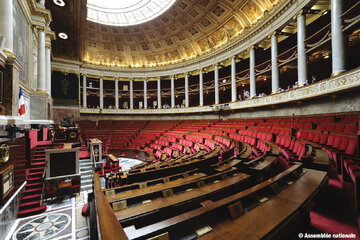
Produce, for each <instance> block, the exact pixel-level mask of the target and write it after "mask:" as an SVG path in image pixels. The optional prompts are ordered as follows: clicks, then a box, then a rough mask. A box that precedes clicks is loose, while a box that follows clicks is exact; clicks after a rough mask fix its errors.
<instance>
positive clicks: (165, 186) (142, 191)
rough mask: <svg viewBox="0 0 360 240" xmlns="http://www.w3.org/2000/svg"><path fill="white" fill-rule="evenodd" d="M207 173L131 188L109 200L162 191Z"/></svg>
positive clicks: (110, 197) (108, 197) (108, 198)
mask: <svg viewBox="0 0 360 240" xmlns="http://www.w3.org/2000/svg"><path fill="white" fill-rule="evenodd" d="M205 176H206V174H204V173H198V174H196V175H191V176H188V177H186V178H180V179H176V180H174V181H170V182H167V183H161V184H158V185H154V186H150V187H146V188H142V189H134V190H130V191H127V192H124V193H119V194H116V195H113V196H107V197H106V198H107V200H108V202H114V201H118V200H121V199H127V198H130V197H134V196H140V195H145V194H148V193H152V192H158V191H162V190H165V189H169V188H173V187H176V186H179V185H182V184H186V183H188V182H191V181H194V180H196V179H199V178H202V177H205Z"/></svg>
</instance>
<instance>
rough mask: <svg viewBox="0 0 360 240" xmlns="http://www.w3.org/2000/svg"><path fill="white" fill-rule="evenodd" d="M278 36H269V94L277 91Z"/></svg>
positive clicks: (275, 34)
mask: <svg viewBox="0 0 360 240" xmlns="http://www.w3.org/2000/svg"><path fill="white" fill-rule="evenodd" d="M277 58H278V35H277V33H274V34H273V35H271V90H272V91H271V92H272V93H276V92H277V91H278V89H279V69H278V63H277Z"/></svg>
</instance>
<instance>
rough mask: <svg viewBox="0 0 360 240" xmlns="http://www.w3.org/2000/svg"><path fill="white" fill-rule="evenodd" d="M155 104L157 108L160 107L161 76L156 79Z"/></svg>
mask: <svg viewBox="0 0 360 240" xmlns="http://www.w3.org/2000/svg"><path fill="white" fill-rule="evenodd" d="M157 102H158V103H157V105H158V108H161V78H160V77H158V79H157Z"/></svg>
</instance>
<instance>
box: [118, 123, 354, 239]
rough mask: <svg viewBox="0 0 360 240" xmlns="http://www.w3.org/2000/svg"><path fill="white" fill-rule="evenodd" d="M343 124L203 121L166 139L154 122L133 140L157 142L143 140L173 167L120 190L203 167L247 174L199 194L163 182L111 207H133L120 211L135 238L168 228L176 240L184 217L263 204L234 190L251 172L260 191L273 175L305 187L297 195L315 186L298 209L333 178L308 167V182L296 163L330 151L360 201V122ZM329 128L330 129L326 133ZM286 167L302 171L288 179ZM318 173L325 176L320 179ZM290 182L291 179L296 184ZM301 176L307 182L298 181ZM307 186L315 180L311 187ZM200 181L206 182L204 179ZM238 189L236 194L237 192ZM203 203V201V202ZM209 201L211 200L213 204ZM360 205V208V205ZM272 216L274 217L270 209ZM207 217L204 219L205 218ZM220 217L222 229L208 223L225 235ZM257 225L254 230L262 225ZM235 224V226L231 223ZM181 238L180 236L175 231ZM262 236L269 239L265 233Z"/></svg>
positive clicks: (131, 176)
mask: <svg viewBox="0 0 360 240" xmlns="http://www.w3.org/2000/svg"><path fill="white" fill-rule="evenodd" d="M344 120H345V118H342V117H338V116H333V117H307V118H299V117H296V118H270V119H254V120H251V121H250V120H227V121H219V120H214V121H205V120H197V121H183V122H181V123H179V124H177V125H174V127H173V128H172V129H169V131H167V130H164V131H163V132H162V133H161V132H156V130H150V129H148V126H149V125H151V126H156V125H160V124H155V123H154V124H153V123H152V122H149V123H148V125H147V127H145V130H144V129H143V130H141V132H140V134H138V135H137V136H136V138H135V139H134V141H133V142H134V143H136V142H137V141H138V140H139V139H148V140H151V141H150V142H142V144H143V145H142V147H143V148H144V150H145V151H147V152H150V153H153V154H154V155H155V156H156V158H158V159H160V158H164V155H165V158H166V161H163V162H161V161H157V162H152V163H147V165H144V166H143V167H142V168H134V169H133V170H131V171H129V172H127V173H126V174H124V175H122V180H121V181H122V182H121V184H120V185H124V184H130V185H131V184H133V183H134V184H135V183H137V184H138V185H139V186H140V185H142V184H141V183H142V182H144V181H145V182H148V181H151V179H159V178H163V179H166V176H170V175H173V174H175V173H181V172H185V171H189V170H191V169H193V168H199V169H200V172H203V173H206V174H207V176H209V177H210V176H213V175H214V174H217V173H222V172H224V171H234V169H235V170H236V171H239V169H241V171H243V172H240V173H237V174H232V175H227V176H225V175H224V176H223V177H222V178H221V179H217V180H215V181H214V182H212V183H209V184H207V183H205V186H204V183H199V184H198V185H197V186H196V187H197V188H196V189H195V190H194V186H192V187H190V185H186V184H185V183H184V182H185V180H182V181H179V182H177V183H180V182H183V183H184V184H183V183H182V184H179V185H176V187H175V182H174V183H172V184H173V186H174V187H170V186H171V185H166V184H167V182H168V180H162V181H163V183H161V184H164V185H161V186H160V185H159V186H157V187H156V189H157V190H156V191H154V192H153V191H152V190H151V189H147V190H142V189H138V190H137V192H136V194H134V193H135V192H133V193H124V195H122V196H125V195H126V196H128V197H121V198H117V199H116V200H115V202H114V203H112V206H113V207H114V209H116V208H117V207H116V206H117V203H118V201H127V204H128V206H127V208H126V207H125V208H126V209H124V210H115V211H116V216H117V218H118V220H119V221H120V222H121V223H122V224H123V227H125V232H126V233H127V234H128V235H129V236H138V237H139V236H142V237H141V238H149V237H154V236H155V235H154V234H152V233H153V232H154V229H162V230H159V232H157V233H161V232H162V231H163V230H164V231H165V232H169V234H170V235H171V234H173V235H172V236H180V235H174V234H175V233H174V232H173V230H172V229H175V228H174V226H175V225H176V224H179V226H182V224H183V221H185V220H184V219H188V220H189V221H195V222H196V220H195V219H197V216H198V215H196V214H197V213H196V212H198V213H199V214H200V216H202V214H204V215H203V216H205V215H206V216H208V214H209V212H207V210H208V209H211V211H215V209H224V208H226V207H228V206H229V205H231V204H230V202H231V203H234V202H233V201H234V200H231V201H230V200H229V201H228V199H227V198H229V199H235V197H233V196H237V197H238V196H246V200H243V199H242V200H241V203H242V204H243V206H245V209H252V208H254V207H256V206H257V205H258V203H257V204H255V205H256V206H253V205H252V204H249V202H248V200H249V199H251V197H250V198H248V197H247V195H246V194H245V193H242V191H245V192H246V189H247V187H246V186H243V187H234V188H233V187H229V186H231V184H235V183H234V182H232V180H234V179H235V178H237V176H241V174H244V173H245V172H246V174H250V175H252V176H253V177H254V179H255V181H256V184H258V185H259V184H260V185H261V184H265V185H264V186H269V185H266V184H270V183H268V182H267V181H266V180H267V179H268V178H271V177H274V176H275V175H276V174H278V176H279V177H278V178H275V179H277V180H279V179H282V177H284V178H285V179H287V180H286V181H285V182H288V179H291V181H290V182H291V184H294V186H300V187H294V189H297V190H296V191H299V188H300V189H301V187H304V184H305V183H306V184H305V185H307V186H308V187H309V188H311V191H309V192H307V193H306V194H305V195H306V196H304V197H302V198H301V200H299V199H297V200H299V203H298V204H299V205H298V207H299V206H301V204H303V203H304V202H305V201H306V200H307V197H310V196H311V193H312V192H313V191H314V192H316V186H317V187H318V186H320V185H321V184H322V183H323V182H324V181H325V178H326V176H325V173H320V172H317V171H313V170H308V169H307V170H306V172H307V173H308V175H307V174H306V173H305V175H304V176H305V177H304V176H301V175H303V174H304V173H301V171H298V172H297V171H296V170H294V169H301V168H302V167H300V166H301V164H299V163H296V164H295V165H294V162H302V163H303V164H304V165H303V166H311V165H310V164H309V163H316V157H317V156H316V155H317V154H318V153H319V152H320V151H322V152H324V151H323V150H326V153H329V155H330V157H331V158H332V160H333V161H334V162H336V168H338V169H344V175H346V176H347V177H348V179H345V180H349V179H350V180H351V181H352V182H353V183H354V186H355V190H356V194H355V195H356V196H358V194H359V191H358V190H357V189H358V188H359V186H358V185H357V182H356V181H358V180H359V175H360V174H359V175H358V171H360V168H359V167H358V166H359V165H358V162H357V161H358V160H356V159H355V160H354V159H350V156H351V155H352V157H354V155H355V154H356V153H357V138H356V137H355V136H354V135H353V134H354V131H356V130H354V129H357V128H358V127H357V123H354V122H351V121H353V119H352V118H349V119H346V121H349V122H346V121H344ZM342 121H344V122H342ZM323 125H324V126H326V127H325V128H324V127H323ZM345 129H347V130H346V131H348V132H349V133H348V134H346V133H345ZM339 131H340V132H339ZM350 132H351V133H350ZM227 136H229V137H227ZM141 141H143V140H140V142H141ZM185 149H188V150H189V151H186V150H185ZM229 149H232V150H233V151H234V149H237V150H236V156H237V158H238V159H233V156H234V152H232V154H230V155H227V157H226V158H223V159H222V158H220V157H219V156H220V155H222V154H223V153H224V152H226V151H228V150H229ZM322 149H323V150H322ZM174 151H176V152H178V153H179V157H174V154H173V153H174ZM186 152H191V154H192V155H191V154H185V153H186ZM181 155H186V156H185V157H184V156H181ZM326 155H327V154H326ZM229 156H230V157H229ZM164 160H165V159H164ZM221 160H223V162H221ZM287 168H289V169H293V171H295V172H297V173H294V175H292V174H290V175H289V172H287V170H286V169H287ZM282 172H287V174H282ZM300 173H301V174H300ZM314 174H316V176H320V177H319V178H317V177H314ZM220 176H221V175H220ZM280 176H282V177H280ZM286 176H287V177H286ZM289 176H291V177H290V178H289ZM185 178H186V177H184V179H185ZM194 178H195V177H194ZM299 178H300V179H302V178H304V179H306V180H304V181H303V180H298V179H299ZM196 179H197V178H196ZM198 180H199V179H198ZM308 181H310V182H311V181H315V182H313V183H312V184H307V182H308ZM198 182H201V181H200V180H199V181H198ZM237 182H239V179H237ZM240 182H241V181H240ZM270 182H271V181H270ZM283 183H284V182H283V181H280V182H279V184H283ZM229 184H230V185H229ZM260 185H259V186H260ZM310 185H311V186H310ZM142 186H143V185H142ZM166 186H167V187H166ZM217 186H221V188H220V187H219V188H217ZM287 186H289V185H287ZM314 187H315V188H314ZM290 188H291V187H290ZM145 189H146V186H145ZM154 189H155V188H154ZM179 189H181V190H179ZM198 189H199V191H198ZM234 189H237V190H236V191H235V192H234ZM271 189H272V190H271V191H274V197H270V201H272V200H274V202H277V200H275V199H278V197H277V196H276V195H277V191H278V190H276V187H274V188H271ZM284 189H285V188H284ZM280 191H281V190H280ZM283 191H287V190H283ZM294 191H295V190H294ZM155 192H156V193H155ZM250 192H251V193H253V192H252V190H249V192H248V193H250ZM289 192H290V193H289V194H290V195H291V194H293V193H292V192H291V191H289ZM300 192H301V190H300ZM152 194H154V195H152ZM197 194H198V195H197ZM241 194H245V195H241ZM285 195H287V194H283V195H282V196H283V197H284V199H286V198H285ZM119 196H120V195H119ZM199 199H201V200H200V201H198V200H199ZM210 199H216V200H210ZM239 199H241V198H237V200H238V201H240V200H239ZM135 200H136V201H135ZM208 201H210V202H211V201H212V202H211V203H208ZM282 201H283V200H281V201H280V202H282ZM218 202H219V204H218ZM220 202H221V204H220ZM225 203H226V204H225ZM114 204H115V205H114ZM162 204H165V205H162ZM227 204H229V205H227ZM276 204H278V203H276ZM198 206H204V207H205V209H201V210H197V209H196V208H199V207H198ZM261 206H266V205H265V204H264V205H261ZM357 206H360V204H358V205H357ZM200 208H202V207H200ZM180 209H181V210H182V211H184V209H187V210H185V211H186V215H183V214H182V213H180ZM194 209H195V210H197V211H195V210H194ZM260 209H267V208H266V207H261V208H259V210H258V209H257V208H255V210H253V211H254V212H257V213H258V214H261V210H260ZM267 210H269V211H270V208H269V209H267ZM202 211H204V213H200V212H202ZM253 211H251V212H253ZM192 214H195V215H192ZM250 216H252V214H249V215H248V213H245V215H244V217H245V218H246V219H251V217H250ZM288 217H289V214H284V216H283V218H281V219H279V221H278V222H277V224H281V223H283V222H284V219H287V218H288ZM220 219H221V220H220ZM220 219H219V221H215V222H216V223H215V224H213V223H209V225H210V226H214V228H216V229H218V230H219V231H222V230H221V229H222V228H221V221H222V218H220ZM186 221H187V220H186ZM239 221H240V220H239ZM227 222H228V220H227ZM253 223H254V224H255V223H256V222H253ZM169 224H170V225H169ZM219 224H220V225H219ZM229 226H232V225H231V224H230V225H229ZM145 232H146V233H145ZM175 232H176V234H178V232H177V231H176V230H175ZM135 233H136V234H135ZM143 233H145V234H143ZM132 234H135V235H132ZM214 234H215V233H214ZM214 234H211V235H208V236H212V235H213V236H215V235H216V234H215V235H214ZM262 236H266V234H265V235H262ZM134 238H137V237H134ZM204 239H207V238H204Z"/></svg>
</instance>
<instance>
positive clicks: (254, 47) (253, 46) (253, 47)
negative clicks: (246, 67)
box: [249, 45, 259, 51]
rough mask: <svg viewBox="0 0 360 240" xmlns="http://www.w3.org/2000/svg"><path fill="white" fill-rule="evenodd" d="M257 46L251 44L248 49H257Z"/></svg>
mask: <svg viewBox="0 0 360 240" xmlns="http://www.w3.org/2000/svg"><path fill="white" fill-rule="evenodd" d="M258 48H259V46H258V45H252V46H251V47H249V51H250V50H256V49H258Z"/></svg>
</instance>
